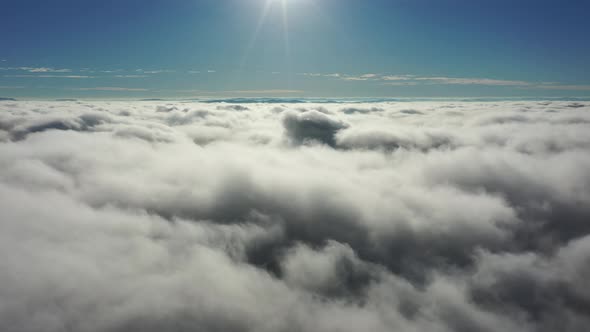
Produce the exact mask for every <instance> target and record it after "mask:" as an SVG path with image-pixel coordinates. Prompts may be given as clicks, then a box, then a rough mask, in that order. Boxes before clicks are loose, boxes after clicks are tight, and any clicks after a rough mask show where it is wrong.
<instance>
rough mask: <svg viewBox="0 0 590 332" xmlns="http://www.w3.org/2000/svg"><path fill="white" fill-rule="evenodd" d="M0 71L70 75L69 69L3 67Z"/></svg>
mask: <svg viewBox="0 0 590 332" xmlns="http://www.w3.org/2000/svg"><path fill="white" fill-rule="evenodd" d="M0 70H5V71H26V72H29V73H71V72H72V70H71V69H67V68H60V69H56V68H51V67H3V68H0Z"/></svg>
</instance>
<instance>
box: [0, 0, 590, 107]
mask: <svg viewBox="0 0 590 332" xmlns="http://www.w3.org/2000/svg"><path fill="white" fill-rule="evenodd" d="M0 5H1V8H0V43H1V45H2V47H0V67H1V70H0V96H5V97H10V96H14V97H39V98H45V97H49V98H53V97H55V98H66V97H73V98H74V97H142V98H144V97H154V98H158V97H196V96H279V95H280V96H310V97H313V96H347V97H355V96H359V97H362V96H367V97H369V96H382V97H387V96H391V97H398V96H408V97H411V96H422V97H437V96H589V95H590V41H589V38H588V34H589V32H590V19H589V16H588V15H589V13H590V1H577V0H570V1H568V0H562V1H545V0H535V1H529V0H522V1H519V0H512V1H507V0H493V1H479V0H100V1H98V0H96V1H93V0H51V1H48V0H2V2H1V3H0Z"/></svg>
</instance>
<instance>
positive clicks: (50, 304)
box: [0, 101, 590, 332]
mask: <svg viewBox="0 0 590 332" xmlns="http://www.w3.org/2000/svg"><path fill="white" fill-rule="evenodd" d="M589 111H590V105H589V104H585V103H574V102H567V101H548V102H542V101H513V102H508V101H506V102H503V101H497V102H455V101H446V102H441V101H437V102H386V103H367V104H362V103H354V104H313V103H302V104H272V103H265V104H256V103H250V104H247V105H240V104H228V103H192V102H191V103H189V102H186V103H182V102H170V103H167V102H163V101H143V102H124V101H121V102H85V101H62V102H40V101H39V102H25V101H23V102H15V101H0V197H2V199H1V200H0V249H1V250H0V271H2V273H0V328H1V329H2V330H6V331H15V332H20V331H23V332H24V331H27V332H29V331H50V332H52V331H70V330H71V331H89V332H95V331H96V332H98V331H359V330H366V331H441V332H442V331H449V332H450V331H466V332H467V331H531V332H533V331H555V330H561V331H586V330H587V326H588V325H589V324H590V292H589V291H588V287H587V286H586V280H588V278H590V268H589V267H590V223H589V221H590V173H589V172H588V169H590V153H589V152H590V130H588V126H589V124H590V113H588V112H589Z"/></svg>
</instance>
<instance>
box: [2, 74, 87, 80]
mask: <svg viewBox="0 0 590 332" xmlns="http://www.w3.org/2000/svg"><path fill="white" fill-rule="evenodd" d="M4 77H15V78H72V79H78V78H94V76H87V75H4Z"/></svg>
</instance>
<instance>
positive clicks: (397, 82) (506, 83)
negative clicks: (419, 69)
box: [298, 73, 590, 91]
mask: <svg viewBox="0 0 590 332" xmlns="http://www.w3.org/2000/svg"><path fill="white" fill-rule="evenodd" d="M298 75H301V76H306V77H324V78H335V79H339V80H343V81H373V82H381V84H382V85H389V86H417V85H481V86H496V87H502V86H503V87H518V88H526V89H544V90H571V91H590V85H575V84H561V83H559V82H531V81H524V80H506V79H496V78H485V77H484V78H481V77H480V78H473V77H451V76H418V75H408V74H395V75H394V74H374V73H367V74H361V75H350V74H342V73H333V74H324V73H299V74H298Z"/></svg>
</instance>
